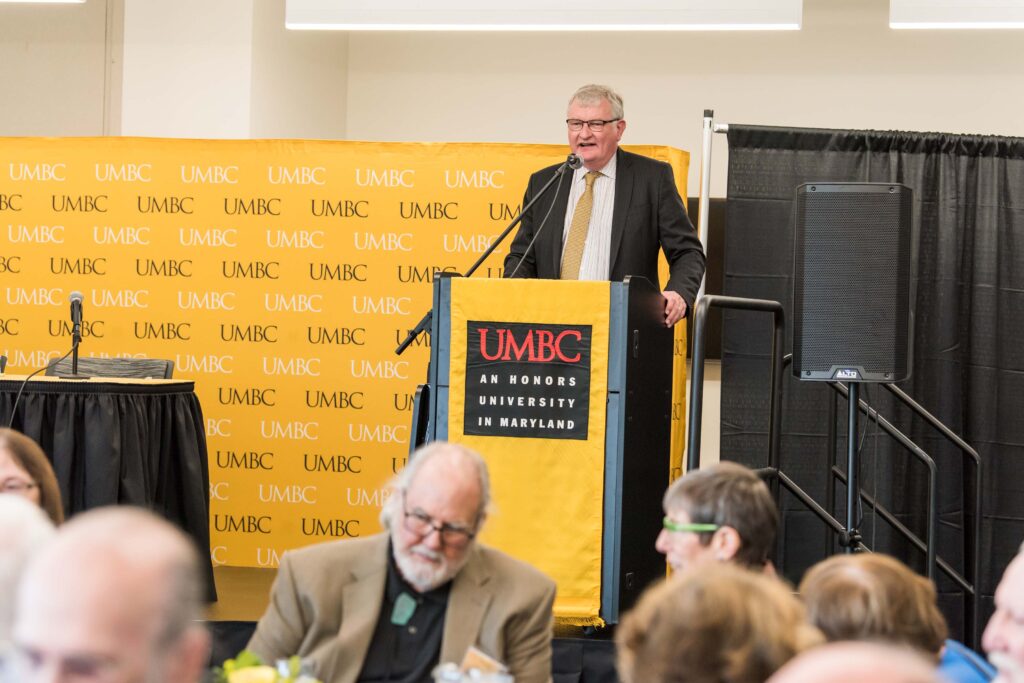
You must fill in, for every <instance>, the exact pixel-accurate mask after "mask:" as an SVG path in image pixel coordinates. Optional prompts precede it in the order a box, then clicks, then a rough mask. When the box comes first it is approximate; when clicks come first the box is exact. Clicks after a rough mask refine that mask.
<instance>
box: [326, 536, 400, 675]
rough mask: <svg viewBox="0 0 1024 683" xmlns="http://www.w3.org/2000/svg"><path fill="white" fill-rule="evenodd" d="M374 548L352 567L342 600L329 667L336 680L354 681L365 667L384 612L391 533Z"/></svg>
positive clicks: (383, 537)
mask: <svg viewBox="0 0 1024 683" xmlns="http://www.w3.org/2000/svg"><path fill="white" fill-rule="evenodd" d="M381 539H382V541H381V543H380V544H379V547H377V548H376V549H375V551H374V552H371V553H366V554H365V555H363V556H362V557H360V558H359V560H357V561H356V562H355V563H353V566H352V568H351V570H350V571H351V577H350V581H349V582H348V583H346V584H345V588H344V589H343V597H342V601H341V630H340V631H338V647H337V648H336V649H335V650H334V661H333V662H332V663H331V665H330V667H329V669H328V670H329V671H334V672H336V678H335V679H334V681H335V683H354V681H355V680H356V678H357V677H358V676H359V672H360V670H361V669H362V664H363V660H364V659H366V652H367V650H369V648H370V641H371V640H372V639H373V632H374V628H375V627H376V625H377V618H378V617H379V615H380V606H381V601H382V600H383V596H384V583H385V582H386V580H387V552H388V551H387V542H388V536H387V534H381Z"/></svg>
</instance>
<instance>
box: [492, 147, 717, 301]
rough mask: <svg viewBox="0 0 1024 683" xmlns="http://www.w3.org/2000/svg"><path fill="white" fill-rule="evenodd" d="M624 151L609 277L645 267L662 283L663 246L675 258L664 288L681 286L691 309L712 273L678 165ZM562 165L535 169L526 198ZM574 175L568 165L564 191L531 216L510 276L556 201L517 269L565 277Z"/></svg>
mask: <svg viewBox="0 0 1024 683" xmlns="http://www.w3.org/2000/svg"><path fill="white" fill-rule="evenodd" d="M616 154H617V155H618V160H617V162H616V172H615V208H614V210H613V212H612V240H611V258H610V259H609V263H610V264H611V268H610V272H609V279H610V280H612V281H613V282H621V281H622V280H623V279H624V278H625V277H626V276H627V275H642V276H643V277H645V278H647V279H648V280H650V281H651V282H652V283H654V285H655V286H658V285H659V283H658V248H659V247H660V248H661V249H663V250H664V252H665V258H666V259H667V260H668V264H669V280H668V283H667V284H666V285H665V286H664V287H662V289H671V290H672V291H675V292H678V293H679V294H680V295H681V296H682V297H683V300H684V301H686V307H687V311H689V310H690V309H692V307H693V300H694V299H695V298H696V296H697V290H698V289H700V282H701V279H702V278H703V277H704V248H703V246H702V245H701V243H700V238H698V237H697V233H696V231H695V230H694V229H693V224H692V223H690V219H689V217H688V216H687V215H686V209H685V207H683V201H682V199H680V197H679V192H678V190H676V184H675V179H674V177H673V175H672V167H671V166H669V165H668V164H666V163H664V162H661V161H656V160H654V159H650V158H648V157H644V156H640V155H639V154H632V153H630V152H625V151H623V150H621V149H620V150H618V152H617V153H616ZM556 168H558V166H550V167H548V168H545V169H544V170H542V171H538V172H537V173H534V174H533V175H532V176H530V183H529V185H528V186H527V189H526V196H525V197H524V198H523V205H524V206H525V205H526V203H527V202H528V201H529V200H530V199H531V198H533V197H535V196H536V195H537V193H538V192H539V191H540V188H541V187H543V186H544V184H545V183H546V182H547V181H548V180H550V179H551V176H552V174H553V173H554V171H555V169H556ZM571 179H572V175H571V172H567V174H566V177H565V180H564V181H563V182H562V186H561V188H560V189H559V191H558V194H557V195H555V192H554V188H553V187H552V189H550V190H548V194H547V195H545V196H544V197H542V198H541V199H540V201H538V202H537V203H536V204H534V205H533V207H532V208H531V209H530V210H529V211H528V212H527V213H526V214H525V215H524V216H523V221H522V224H521V225H520V228H519V232H518V234H516V237H515V239H514V240H513V241H512V246H511V247H510V248H509V255H508V256H507V257H505V275H506V277H508V276H510V275H511V274H512V271H513V270H515V268H516V265H517V264H518V263H519V260H520V257H521V256H522V255H523V252H524V251H526V247H527V245H528V244H529V243H530V240H531V239H533V236H534V232H535V231H536V230H537V228H538V227H539V226H540V223H541V221H542V220H543V218H544V215H545V214H546V213H547V212H548V209H549V208H550V209H551V216H550V217H549V218H548V221H547V224H546V225H545V226H544V230H543V231H541V233H540V235H539V236H538V237H537V241H536V242H535V243H534V245H533V247H532V248H531V249H530V252H529V253H528V254H527V255H526V258H525V259H523V264H522V267H520V268H519V271H518V272H517V273H516V277H530V278H542V279H549V280H557V279H558V277H559V274H560V271H561V263H560V262H561V258H562V231H563V228H564V225H565V214H566V210H567V207H568V205H569V185H570V181H571ZM556 183H557V181H556ZM552 202H553V203H554V207H553V208H552Z"/></svg>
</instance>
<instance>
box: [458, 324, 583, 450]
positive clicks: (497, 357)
mask: <svg viewBox="0 0 1024 683" xmlns="http://www.w3.org/2000/svg"><path fill="white" fill-rule="evenodd" d="M466 332H467V334H466V343H467V345H468V347H469V348H468V349H467V350H466V416H465V423H464V425H463V428H464V431H465V433H466V434H473V435H477V436H514V437H531V438H542V439H580V440H585V439H586V438H587V427H588V419H589V415H590V353H591V328H590V325H546V324H540V323H507V322H481V321H476V320H471V321H469V322H468V323H467V329H466Z"/></svg>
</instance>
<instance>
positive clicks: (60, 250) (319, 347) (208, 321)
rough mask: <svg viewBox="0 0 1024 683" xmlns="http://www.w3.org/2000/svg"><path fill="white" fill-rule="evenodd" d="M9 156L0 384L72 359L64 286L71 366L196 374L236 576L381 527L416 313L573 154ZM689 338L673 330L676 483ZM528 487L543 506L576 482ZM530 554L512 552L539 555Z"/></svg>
mask: <svg viewBox="0 0 1024 683" xmlns="http://www.w3.org/2000/svg"><path fill="white" fill-rule="evenodd" d="M0 149H2V155H0V159H2V160H3V161H2V162H0V163H2V164H3V166H2V167H0V229H2V230H3V240H2V241H0V289H2V290H3V297H4V298H3V304H2V306H0V353H3V354H5V355H7V356H8V358H9V365H8V372H9V373H11V374H28V373H29V372H31V371H33V370H35V369H37V368H39V367H41V366H43V365H44V364H45V363H46V361H47V360H48V359H52V358H54V357H56V356H58V355H60V354H63V353H64V352H65V351H66V350H67V349H68V348H69V346H70V325H69V324H68V295H69V294H70V293H71V292H72V291H75V290H78V291H81V292H82V293H83V294H84V297H85V327H84V340H83V342H82V346H81V353H82V355H83V356H106V357H117V356H122V357H123V356H140V357H152V358H167V359H170V360H173V361H174V362H175V377H181V378H189V379H194V380H195V381H196V392H197V394H198V395H199V398H200V400H201V402H202V405H203V411H204V415H205V418H206V433H207V439H208V444H209V463H210V482H211V484H210V499H211V519H210V525H211V539H212V549H211V551H212V555H213V560H214V563H215V564H227V565H233V566H246V567H274V566H277V563H278V560H279V558H280V555H281V553H282V552H284V551H285V550H288V549H291V548H295V547H299V546H303V545H307V544H310V543H316V542H320V541H324V540H329V539H333V538H345V537H356V536H366V535H369V534H373V533H376V532H377V531H378V530H379V529H380V525H379V522H378V519H377V518H378V513H379V510H380V506H381V504H382V503H383V502H384V500H385V496H386V492H385V489H384V484H385V482H386V481H387V480H388V478H390V477H391V476H392V475H393V474H394V472H395V471H396V470H398V469H400V468H401V467H402V465H403V464H404V462H405V458H406V454H407V451H408V440H409V423H410V416H411V408H412V397H413V393H414V391H415V387H416V385H417V384H418V383H421V382H423V381H425V377H426V369H427V360H428V357H429V347H428V345H429V339H427V338H421V339H420V340H419V342H418V343H417V344H415V345H414V346H413V347H411V348H410V349H408V350H407V351H406V353H405V354H403V355H402V356H396V355H395V354H394V349H395V347H396V346H397V345H398V342H399V341H401V339H403V338H404V336H405V334H406V331H407V330H408V328H410V327H412V326H413V325H415V324H416V322H417V321H418V320H419V319H420V317H421V316H422V315H423V314H424V313H425V312H426V311H427V309H428V308H429V306H430V303H431V282H432V281H433V277H434V274H435V273H436V272H438V271H451V272H462V271H465V270H466V269H467V268H468V267H469V266H470V265H471V264H472V263H473V262H474V261H475V260H476V258H477V257H478V256H479V255H480V254H481V253H482V252H483V251H484V250H485V249H486V248H487V246H488V245H489V244H490V242H491V241H492V239H493V238H494V236H496V235H497V234H498V233H499V232H501V230H502V229H503V228H504V227H505V226H506V225H507V224H508V223H509V222H510V221H511V219H512V218H513V216H514V215H515V214H516V213H517V212H518V210H519V207H520V205H521V202H522V193H523V190H524V188H525V186H526V180H527V178H528V176H529V174H530V173H531V172H533V171H535V170H537V169H539V168H541V167H544V166H546V165H549V164H553V163H558V162H560V161H562V160H564V158H565V154H566V149H565V147H563V146H559V145H520V144H470V143H459V144H444V143H430V144H420V143H376V142H313V141H292V140H264V141H260V140H256V141H221V140H164V139H143V138H73V139H72V138H68V139H60V138H4V139H0ZM629 149H630V150H632V151H635V152H638V153H640V154H645V155H648V156H652V157H655V158H658V159H661V160H664V161H667V162H668V163H670V164H671V165H672V166H673V168H674V171H675V177H676V182H677V184H678V187H679V191H680V194H681V195H682V196H683V197H686V186H685V183H686V177H687V166H688V162H689V155H688V154H687V153H686V152H682V151H680V150H676V149H671V148H667V147H653V146H631V147H629ZM507 253H508V248H507V245H502V246H500V247H499V248H498V250H497V251H496V253H495V254H494V256H492V258H491V259H490V261H489V262H488V263H487V264H485V266H484V267H483V268H481V270H480V271H478V273H477V277H500V276H501V272H502V270H501V265H502V260H503V258H504V256H505V254H507ZM662 265H663V271H662V272H663V277H664V274H665V273H666V272H667V271H666V270H665V268H664V264H662ZM684 334H685V333H684V331H683V327H682V326H680V327H678V329H677V345H676V346H677V348H676V351H677V353H676V368H675V379H676V384H675V392H674V395H673V420H674V426H675V430H674V435H673V448H672V451H673V475H676V474H678V472H679V471H680V458H681V454H682V446H683V434H682V433H683V416H684V412H685V411H684V410H683V405H684V403H683V401H684V392H683V386H684V382H685V377H684V373H685V365H684V363H685V338H684ZM478 445H479V446H480V447H481V448H482V449H483V450H484V455H485V457H486V456H487V453H486V444H485V443H480V444H478ZM533 485H534V486H535V488H536V495H537V497H538V498H543V497H544V496H558V495H559V491H560V490H561V489H562V487H564V486H566V485H568V482H561V481H546V482H534V483H533ZM504 486H505V483H504V482H497V483H496V490H497V491H498V492H499V497H498V499H497V500H496V503H497V506H498V509H499V510H501V500H500V492H501V490H502V488H503V487H504ZM500 514H501V515H502V516H503V517H508V518H510V519H514V518H515V516H516V514H517V513H516V511H511V510H502V512H501V513H500ZM499 523H507V521H505V520H503V522H499ZM652 542H653V539H652ZM527 545H528V544H516V546H515V547H513V548H510V550H511V551H512V552H513V553H514V554H518V555H520V556H524V555H525V556H526V557H525V559H528V560H530V559H532V558H531V557H530V556H529V555H530V553H529V552H526V551H524V550H523V548H524V547H526V546H527ZM555 578H556V579H557V580H559V581H560V582H564V581H571V580H573V579H572V578H571V577H570V578H563V577H559V576H556V577H555ZM572 592H573V591H569V593H572ZM566 607H568V606H566ZM561 611H563V612H566V611H568V612H577V611H580V608H579V606H573V607H571V608H569V609H568V610H565V609H563V610H561ZM583 611H584V612H586V611H589V607H588V608H586V609H583Z"/></svg>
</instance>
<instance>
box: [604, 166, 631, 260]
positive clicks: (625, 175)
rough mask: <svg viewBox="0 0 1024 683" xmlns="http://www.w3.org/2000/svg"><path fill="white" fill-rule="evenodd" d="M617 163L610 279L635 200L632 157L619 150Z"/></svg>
mask: <svg viewBox="0 0 1024 683" xmlns="http://www.w3.org/2000/svg"><path fill="white" fill-rule="evenodd" d="M616 154H617V155H618V159H617V160H616V162H615V207H614V208H613V209H612V242H611V253H610V254H609V255H608V277H609V278H611V275H612V273H614V272H615V262H616V260H618V258H619V247H621V246H622V236H623V234H624V233H625V232H626V215H627V214H628V213H629V202H630V200H631V199H632V198H633V173H632V170H633V169H632V168H631V167H632V165H633V164H632V160H631V159H630V156H629V155H628V154H626V153H625V152H623V151H622V150H619V151H617V152H616Z"/></svg>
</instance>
